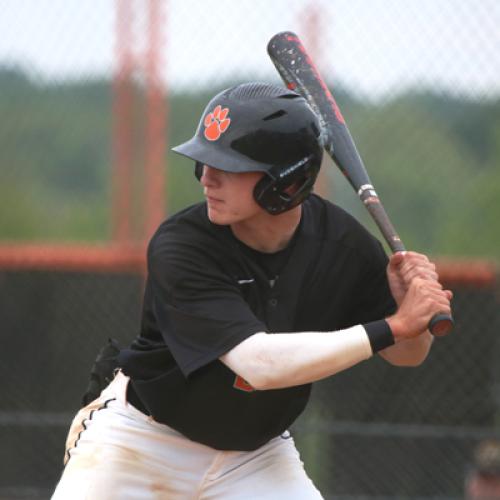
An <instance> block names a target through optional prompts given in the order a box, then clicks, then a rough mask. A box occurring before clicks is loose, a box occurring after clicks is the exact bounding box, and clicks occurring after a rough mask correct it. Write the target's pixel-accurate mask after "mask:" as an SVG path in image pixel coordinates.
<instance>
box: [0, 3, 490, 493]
mask: <svg viewBox="0 0 500 500" xmlns="http://www.w3.org/2000/svg"><path fill="white" fill-rule="evenodd" d="M0 7H1V12H2V15H1V16H0V29H1V32H2V37H0V113H1V116H2V117H3V118H4V119H3V120H1V122H0V291H1V295H2V301H0V320H1V323H0V324H1V325H2V326H1V329H2V345H3V349H2V352H3V356H2V363H0V374H1V375H2V380H4V384H3V387H4V388H3V389H2V398H1V409H0V441H1V442H2V446H0V498H46V497H48V496H49V495H50V490H51V488H53V486H54V484H55V481H56V480H57V476H58V474H59V473H60V470H61V463H62V452H63V445H64V436H65V432H66V430H67V426H68V423H69V420H70V418H71V415H72V414H73V413H74V411H75V410H76V409H77V407H78V404H79V400H80V397H81V392H82V391H83V390H84V388H85V385H86V380H87V377H88V371H89V369H90V365H91V364H92V361H93V359H94V357H95V355H96V353H97V350H98V348H99V347H100V346H101V345H102V344H104V343H105V342H106V339H107V338H108V337H115V338H118V339H119V340H120V341H121V342H122V343H126V342H128V341H130V339H131V338H133V336H134V335H135V334H136V332H137V329H138V323H139V311H140V301H141V291H142V285H143V267H142V266H143V263H141V258H142V256H143V252H142V244H143V241H144V239H145V238H147V235H148V234H150V232H151V228H152V224H153V225H154V223H155V221H157V220H158V219H159V218H161V217H163V216H164V215H165V214H166V213H172V212H174V211H176V210H178V209H180V208H182V207H184V206H186V205H187V204H188V203H191V202H194V201H197V200H200V199H201V191H200V189H199V187H198V185H197V183H196V182H195V181H194V178H193V172H192V166H191V164H190V163H189V162H188V161H186V160H184V159H182V158H179V157H175V155H173V154H172V153H170V152H169V147H170V146H172V145H174V144H177V143H179V142H181V141H183V140H185V139H187V138H188V137H190V136H191V135H192V134H193V132H194V129H195V127H196V125H197V122H198V119H199V115H200V113H201V111H202V110H203V108H204V106H205V104H206V102H207V101H208V99H209V97H210V96H211V95H213V94H215V93H216V92H218V91H220V90H222V89H223V88H225V87H227V86H229V85H230V84H232V83H234V82H242V81H249V80H261V81H269V82H274V83H278V82H279V79H278V76H277V74H276V71H275V70H274V67H273V66H272V63H271V62H270V61H269V59H268V57H267V54H266V44H267V42H268V40H269V39H270V38H271V36H272V35H273V34H275V33H277V32H279V31H283V30H292V31H295V32H296V33H297V34H299V36H300V37H301V39H302V40H303V42H304V44H305V45H306V47H307V48H308V49H309V51H310V52H311V54H312V55H313V58H314V59H315V61H316V64H317V66H318V68H319V70H320V71H321V72H322V73H323V75H324V76H325V78H326V80H327V81H328V82H329V85H330V87H331V88H333V89H334V92H335V95H336V97H337V98H338V101H339V104H340V106H341V108H342V111H343V114H344V117H345V118H346V120H347V123H348V125H349V128H350V130H351V133H352V135H353V136H354V138H355V140H356V143H357V145H358V147H359V149H360V151H361V154H362V156H363V158H364V160H365V163H366V165H367V168H368V170H369V171H370V176H371V177H372V179H373V181H374V183H375V185H376V186H377V190H378V192H379V194H380V195H381V198H382V199H383V200H384V204H385V205H386V208H387V210H388V212H389V213H390V215H391V218H392V219H393V220H394V223H395V225H396V227H397V228H398V229H399V232H400V234H401V236H402V238H403V239H404V241H405V243H406V245H407V246H408V247H411V248H415V249H417V250H419V251H423V252H426V253H429V254H431V255H432V256H434V257H437V258H439V259H440V261H441V262H443V263H444V264H443V266H444V267H443V269H444V268H445V267H446V265H447V263H448V264H449V262H451V261H455V259H460V261H459V262H460V263H461V264H456V265H455V267H453V266H452V269H455V271H453V272H451V273H448V281H449V283H450V284H451V286H452V288H453V289H454V291H455V301H454V304H455V317H456V321H457V327H456V331H455V334H454V335H453V336H451V337H448V338H444V339H439V340H438V341H437V342H436V343H435V346H434V348H433V352H432V354H431V356H430V358H429V360H428V361H427V362H426V363H425V364H424V365H423V366H422V367H419V368H416V369H396V368H392V367H389V366H387V365H386V364H384V363H383V362H381V361H380V362H379V360H372V361H370V362H368V363H365V364H364V365H361V366H359V367H356V368H355V369H353V370H351V371H348V372H346V373H343V374H341V375H338V376H336V377H333V378H332V379H330V380H327V381H324V382H322V383H320V384H318V385H317V387H316V390H315V392H314V396H313V399H312V401H311V405H310V407H309V408H308V410H307V411H306V413H305V415H303V417H302V418H301V419H300V420H299V421H298V422H297V424H296V426H295V428H294V433H295V435H296V437H297V442H298V444H299V447H300V449H301V452H302V455H303V458H304V460H305V462H306V468H307V469H308V472H309V473H310V474H311V476H312V477H313V478H314V480H315V482H316V483H317V484H318V486H319V487H320V488H321V490H322V491H323V493H324V495H325V497H326V498H346V499H347V498H461V497H463V495H464V480H465V477H466V475H467V473H468V470H469V469H468V468H469V467H470V466H471V465H472V457H473V450H474V448H475V446H476V445H477V444H478V443H480V442H482V441H484V440H486V439H489V438H494V437H499V433H500V430H499V423H498V422H499V417H498V412H499V407H500V392H499V391H500V389H499V387H500V373H499V368H498V366H500V364H499V363H498V361H497V360H498V358H499V345H498V341H497V337H498V331H499V327H500V318H499V296H498V282H497V278H496V275H495V263H496V262H498V259H499V257H500V251H499V248H500V230H499V223H498V220H500V147H499V144H500V52H499V50H498V47H500V30H498V26H499V25H500V3H499V2H497V1H496V0H475V1H472V0H442V1H440V2H435V1H432V0H418V1H417V0H407V1H405V2H397V1H396V0H372V1H369V0H350V1H347V0H330V1H326V0H316V1H314V0H286V1H285V0H274V1H273V2H268V1H264V0H252V1H250V0H242V1H239V2H233V1H230V0H217V1H216V2H202V1H200V0H183V1H181V0H116V1H112V0H104V1H101V0H99V1H93V2H77V1H76V0H64V1H62V0H60V1H50V2H49V1H48V0H39V1H37V2H17V1H14V0H3V1H2V0H0ZM158 172H162V173H163V175H165V176H166V181H165V180H164V179H163V178H162V176H161V174H159V173H158ZM158 187H159V188H160V191H158ZM320 189H321V193H322V194H324V195H325V196H328V197H330V198H332V199H333V200H334V201H336V202H337V203H338V204H340V205H341V206H343V207H344V208H346V209H348V210H349V211H351V212H352V213H353V214H355V215H356V216H357V217H358V218H360V219H361V220H362V221H363V222H364V223H365V224H366V225H367V226H368V227H369V228H370V229H371V230H373V231H374V232H376V231H377V230H376V228H375V226H374V225H373V224H372V223H371V221H370V220H369V219H368V217H367V216H366V214H365V213H364V211H363V208H362V207H360V206H359V201H358V200H357V199H356V196H355V195H354V194H353V193H352V190H351V188H350V187H349V185H348V184H347V183H346V182H345V180H344V179H343V178H342V177H341V176H340V175H339V174H338V173H337V172H336V169H335V167H334V166H333V165H332V164H331V162H329V161H326V162H325V165H324V168H323V174H322V179H321V182H320ZM164 207H166V208H164ZM68 242H71V246H68ZM111 242H113V243H112V244H111ZM63 243H64V245H63ZM84 244H85V246H83V245H84ZM133 245H136V246H133ZM137 247H138V249H137ZM127 252H129V253H127ZM467 259H475V260H474V262H472V261H469V260H467ZM478 259H481V260H482V262H484V265H483V264H481V266H483V267H481V266H476V264H477V262H478ZM474 263H476V264H474ZM473 264H474V265H473ZM484 266H486V268H487V274H488V273H490V274H488V275H487V276H486V277H485V276H484V273H483V272H482V271H481V269H484Z"/></svg>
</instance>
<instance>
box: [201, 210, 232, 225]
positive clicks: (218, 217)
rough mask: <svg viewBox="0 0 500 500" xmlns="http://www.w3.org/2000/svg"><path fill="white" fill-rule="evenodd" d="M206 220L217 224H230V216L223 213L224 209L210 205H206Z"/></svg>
mask: <svg viewBox="0 0 500 500" xmlns="http://www.w3.org/2000/svg"><path fill="white" fill-rule="evenodd" d="M207 214H208V220H209V221H210V222H211V223H212V224H217V225H219V226H227V225H228V224H231V222H232V218H231V217H230V216H228V214H226V213H224V211H222V210H220V209H217V208H213V207H211V206H210V205H208V207H207Z"/></svg>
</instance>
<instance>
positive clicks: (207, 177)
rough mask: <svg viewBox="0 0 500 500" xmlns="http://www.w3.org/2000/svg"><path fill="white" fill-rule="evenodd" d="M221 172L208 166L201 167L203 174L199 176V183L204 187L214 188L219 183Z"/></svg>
mask: <svg viewBox="0 0 500 500" xmlns="http://www.w3.org/2000/svg"><path fill="white" fill-rule="evenodd" d="M220 175H221V171H220V170H218V169H216V168H213V167H209V166H208V165H203V173H202V174H201V178H200V182H201V184H202V185H203V186H205V187H210V186H216V185H217V184H219V183H220Z"/></svg>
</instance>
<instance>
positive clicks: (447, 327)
mask: <svg viewBox="0 0 500 500" xmlns="http://www.w3.org/2000/svg"><path fill="white" fill-rule="evenodd" d="M454 324H455V323H454V321H453V318H452V317H451V316H450V315H449V314H444V313H439V314H435V315H434V316H433V317H432V319H431V320H430V321H429V331H430V332H431V333H432V335H434V336H435V337H443V336H444V335H447V334H448V333H450V332H451V330H452V329H453V325H454Z"/></svg>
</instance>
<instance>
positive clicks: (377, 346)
mask: <svg viewBox="0 0 500 500" xmlns="http://www.w3.org/2000/svg"><path fill="white" fill-rule="evenodd" d="M363 328H364V329H365V330H366V334H367V335H368V340H369V341H370V346H371V348H372V351H373V354H375V353H376V352H378V351H381V350H382V349H385V348H386V347H389V346H391V345H393V344H394V336H393V335H392V330H391V327H390V326H389V324H388V323H387V321H386V320H385V319H380V320H378V321H372V322H371V323H366V324H364V325H363Z"/></svg>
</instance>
